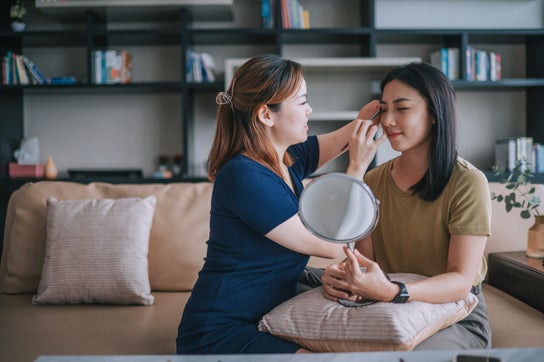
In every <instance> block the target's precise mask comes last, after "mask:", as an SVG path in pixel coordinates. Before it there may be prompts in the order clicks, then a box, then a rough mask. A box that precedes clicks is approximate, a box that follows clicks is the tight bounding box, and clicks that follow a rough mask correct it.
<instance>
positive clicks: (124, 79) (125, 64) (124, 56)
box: [120, 50, 132, 84]
mask: <svg viewBox="0 0 544 362" xmlns="http://www.w3.org/2000/svg"><path fill="white" fill-rule="evenodd" d="M120 56H121V83H122V84H127V83H132V54H130V53H129V52H128V51H126V50H121V52H120Z"/></svg>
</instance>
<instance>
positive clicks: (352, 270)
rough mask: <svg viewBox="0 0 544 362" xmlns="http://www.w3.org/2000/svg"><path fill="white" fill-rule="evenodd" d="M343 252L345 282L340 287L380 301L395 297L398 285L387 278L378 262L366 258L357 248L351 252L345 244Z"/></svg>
mask: <svg viewBox="0 0 544 362" xmlns="http://www.w3.org/2000/svg"><path fill="white" fill-rule="evenodd" d="M344 253H345V254H346V256H347V259H346V261H345V263H344V265H343V274H342V277H343V279H344V283H345V284H342V288H344V289H347V290H349V291H351V292H352V293H353V294H354V295H356V296H358V297H363V298H366V299H372V300H376V301H380V302H389V301H391V300H393V298H395V295H397V293H398V291H399V287H398V286H397V285H395V284H393V283H391V282H390V281H389V280H388V279H387V277H386V276H385V274H384V273H383V271H382V270H381V268H380V266H379V265H378V263H376V262H374V261H372V260H370V259H368V258H366V257H365V256H364V255H362V254H361V253H359V251H358V250H357V249H355V250H354V251H353V252H352V251H351V250H350V249H349V248H348V247H347V246H346V247H344ZM362 268H364V271H363V270H361V269H362Z"/></svg>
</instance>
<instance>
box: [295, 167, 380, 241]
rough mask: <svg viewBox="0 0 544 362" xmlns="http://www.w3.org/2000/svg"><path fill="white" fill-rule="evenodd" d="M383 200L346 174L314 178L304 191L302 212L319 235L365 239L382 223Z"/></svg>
mask: <svg viewBox="0 0 544 362" xmlns="http://www.w3.org/2000/svg"><path fill="white" fill-rule="evenodd" d="M378 210H379V202H378V200H377V199H376V198H375V197H374V194H373V193H372V191H371V190H370V188H369V187H368V186H367V185H366V184H365V183H363V182H362V181H360V180H358V179H356V178H354V177H351V176H349V175H347V174H344V173H330V174H327V175H323V176H320V177H318V178H316V179H315V180H313V181H312V182H311V183H310V184H309V185H308V186H307V187H306V188H305V189H304V191H303V192H302V195H301V197H300V204H299V214H300V217H301V219H302V222H303V223H304V225H305V226H306V228H308V230H310V231H311V232H312V233H313V234H315V235H316V236H318V237H320V238H322V239H324V240H328V241H331V242H336V243H348V244H349V245H350V248H353V242H354V241H356V240H359V239H362V238H364V237H365V236H367V235H368V234H370V233H371V232H372V230H373V229H374V227H375V226H376V223H377V222H378Z"/></svg>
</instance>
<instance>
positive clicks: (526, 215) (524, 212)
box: [519, 210, 531, 219]
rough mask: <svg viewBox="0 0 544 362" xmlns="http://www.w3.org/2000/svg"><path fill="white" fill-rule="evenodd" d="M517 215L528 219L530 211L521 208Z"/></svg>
mask: <svg viewBox="0 0 544 362" xmlns="http://www.w3.org/2000/svg"><path fill="white" fill-rule="evenodd" d="M519 216H521V217H522V218H523V219H528V218H530V217H531V213H530V212H529V211H527V210H522V211H521V212H520V213H519Z"/></svg>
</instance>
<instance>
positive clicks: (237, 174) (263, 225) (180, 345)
mask: <svg viewBox="0 0 544 362" xmlns="http://www.w3.org/2000/svg"><path fill="white" fill-rule="evenodd" d="M216 101H217V103H218V105H219V107H218V111H217V129H216V134H215V139H214V143H213V146H212V149H211V151H210V156H209V159H208V173H209V177H210V180H212V181H213V182H214V188H213V193H212V203H211V214H210V236H209V240H208V241H207V244H208V249H207V255H206V258H205V263H204V266H203V268H202V270H201V271H200V273H199V276H198V280H197V282H196V284H195V286H194V288H193V291H192V293H191V297H190V298H189V300H188V302H187V304H186V306H185V309H184V311H183V316H182V319H181V322H180V325H179V328H178V336H177V339H176V345H177V353H179V354H196V353H202V354H214V353H215V354H227V353H294V352H306V351H305V350H304V349H302V348H301V347H300V346H298V345H297V344H294V343H292V342H288V341H286V340H283V339H281V338H278V337H275V336H272V335H270V334H268V333H264V332H259V331H258V329H257V325H258V322H259V320H260V319H261V317H262V316H263V315H264V314H266V313H267V312H269V311H270V310H271V309H272V308H274V307H276V306H277V305H279V304H280V303H282V302H284V301H286V300H287V299H289V298H292V297H294V296H295V295H296V286H297V280H298V278H299V276H300V274H301V273H302V271H303V269H304V267H305V266H306V263H307V262H308V259H309V256H311V255H315V256H320V257H326V258H334V257H336V256H337V255H338V254H339V253H341V252H342V247H341V245H340V244H334V243H329V242H326V241H323V240H320V239H319V238H317V237H315V236H314V235H312V234H311V233H310V232H309V231H307V230H306V228H305V227H304V226H303V224H302V222H301V220H300V218H299V216H298V200H299V197H300V194H301V192H302V189H303V184H302V180H303V179H304V178H306V177H308V176H310V175H311V174H312V173H313V172H314V171H315V170H316V169H317V168H319V167H320V166H322V165H324V164H325V163H327V162H328V161H330V160H332V159H334V158H336V157H337V156H338V155H340V154H341V153H342V152H344V151H345V150H346V149H347V148H349V149H350V162H349V167H348V170H347V171H346V172H347V173H348V174H351V175H352V176H355V177H359V178H361V177H362V175H363V174H364V171H365V170H366V168H367V167H368V165H369V164H370V162H371V160H372V158H373V156H374V154H375V151H376V149H377V148H378V146H379V145H380V144H381V143H382V142H383V140H384V137H381V138H379V139H378V140H374V135H375V133H376V131H377V126H376V125H375V124H373V123H372V122H371V121H369V120H368V119H369V118H370V115H371V114H372V113H374V112H375V111H376V110H377V109H379V103H378V102H376V101H374V102H371V103H369V104H367V105H366V106H365V107H363V108H362V109H361V111H360V112H359V115H358V118H357V119H356V120H354V121H353V122H350V123H349V124H347V125H346V126H344V127H342V128H340V129H338V130H336V131H334V132H331V133H328V134H324V135H319V136H311V137H308V116H309V115H310V114H311V113H312V108H311V107H310V105H309V104H308V102H307V89H306V82H305V80H304V77H303V74H302V68H301V66H300V64H298V63H296V62H293V61H290V60H286V59H282V58H280V57H278V56H276V55H270V54H263V55H258V56H255V57H253V58H251V59H250V60H248V61H247V62H246V63H245V64H244V65H242V66H241V67H240V68H239V70H238V71H237V72H236V74H235V75H234V78H233V80H232V82H231V84H230V86H229V88H228V89H227V91H226V92H221V93H219V95H218V96H217V99H216ZM363 119H366V120H363ZM348 143H349V147H347V148H346V145H347V144H348Z"/></svg>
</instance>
